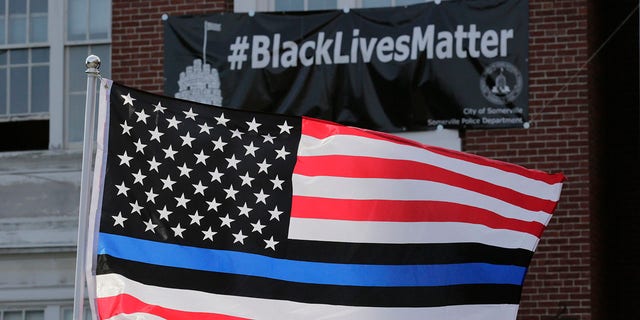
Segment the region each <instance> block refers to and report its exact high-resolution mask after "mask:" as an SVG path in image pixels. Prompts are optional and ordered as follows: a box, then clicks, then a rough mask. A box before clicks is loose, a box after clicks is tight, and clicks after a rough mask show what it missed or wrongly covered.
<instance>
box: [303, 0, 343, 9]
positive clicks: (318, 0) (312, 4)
mask: <svg viewBox="0 0 640 320" xmlns="http://www.w3.org/2000/svg"><path fill="white" fill-rule="evenodd" d="M337 6H338V3H337V0H309V6H308V7H309V8H308V9H309V10H328V9H337Z"/></svg>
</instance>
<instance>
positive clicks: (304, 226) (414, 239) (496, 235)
mask: <svg viewBox="0 0 640 320" xmlns="http://www.w3.org/2000/svg"><path fill="white" fill-rule="evenodd" d="M289 238H290V239H297V240H314V241H336V242H350V243H395V244H402V243H483V244H487V245H491V246H497V247H503V248H510V249H526V250H529V251H534V250H535V248H536V246H537V244H538V240H539V239H538V238H537V237H536V236H534V235H531V234H528V233H524V232H518V231H513V230H506V229H491V228H489V227H486V226H483V225H479V224H472V223H459V222H369V221H347V220H324V219H304V218H302V219H301V218H291V221H290V223H289Z"/></svg>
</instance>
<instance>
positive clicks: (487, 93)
mask: <svg viewBox="0 0 640 320" xmlns="http://www.w3.org/2000/svg"><path fill="white" fill-rule="evenodd" d="M522 83H523V81H522V74H521V73H520V70H518V68H516V66H514V65H513V64H511V63H509V62H506V61H498V62H494V63H492V64H490V65H489V66H488V67H487V68H485V69H484V72H483V73H482V76H481V77H480V91H481V92H482V95H483V96H484V97H485V98H486V99H487V100H488V101H489V102H491V103H494V104H499V105H504V104H507V103H510V102H513V101H515V100H516V98H518V96H519V95H520V93H521V92H522Z"/></svg>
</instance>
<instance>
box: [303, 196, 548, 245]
mask: <svg viewBox="0 0 640 320" xmlns="http://www.w3.org/2000/svg"><path fill="white" fill-rule="evenodd" d="M327 208H329V209H327ZM291 217H292V218H308V219H328V220H351V221H381V222H382V221H392V222H461V223H473V224H481V225H485V226H487V227H490V228H492V229H508V230H513V231H518V232H524V233H529V234H531V235H534V236H536V237H538V238H539V237H540V236H541V235H542V231H543V230H544V225H543V224H541V223H539V222H535V221H522V220H517V219H511V218H506V217H503V216H500V215H497V214H495V213H493V212H491V211H488V210H484V209H480V208H476V207H471V206H466V205H462V204H457V203H450V202H441V201H396V200H351V199H329V198H316V197H304V196H294V197H293V199H292V206H291Z"/></svg>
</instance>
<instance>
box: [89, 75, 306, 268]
mask: <svg viewBox="0 0 640 320" xmlns="http://www.w3.org/2000/svg"><path fill="white" fill-rule="evenodd" d="M107 117H108V120H107V121H108V128H109V130H108V140H107V141H106V142H105V143H107V144H108V156H107V162H106V172H107V173H108V174H107V175H106V178H105V181H104V195H103V199H102V203H103V210H102V213H101V222H100V231H101V232H105V233H111V234H119V235H125V236H130V237H135V238H141V239H147V240H152V241H162V242H168V243H174V244H180V245H188V246H196V247H202V248H213V249H225V250H238V251H244V252H252V253H259V254H264V255H271V256H281V255H283V254H284V252H285V251H286V238H287V229H288V225H289V212H290V210H291V193H292V191H291V175H292V172H293V166H294V165H295V161H296V153H297V147H298V142H299V139H300V130H301V119H300V118H298V117H289V116H280V115H271V114H260V113H253V112H244V111H240V110H233V109H226V108H219V107H213V106H207V105H202V104H198V103H194V102H188V101H184V100H178V99H171V98H162V100H158V96H155V95H151V94H148V93H145V92H142V91H138V90H135V89H132V88H128V87H125V86H122V85H119V84H117V83H113V85H112V88H111V102H110V109H109V111H108V115H107Z"/></svg>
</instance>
